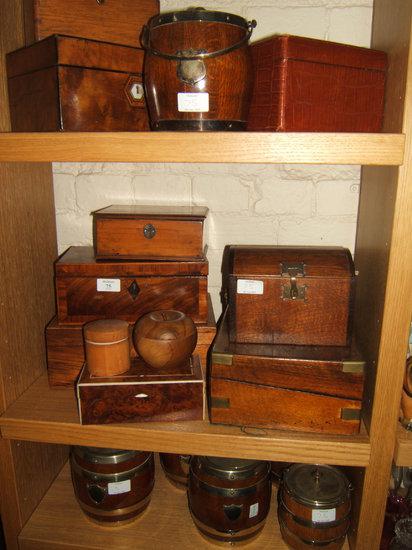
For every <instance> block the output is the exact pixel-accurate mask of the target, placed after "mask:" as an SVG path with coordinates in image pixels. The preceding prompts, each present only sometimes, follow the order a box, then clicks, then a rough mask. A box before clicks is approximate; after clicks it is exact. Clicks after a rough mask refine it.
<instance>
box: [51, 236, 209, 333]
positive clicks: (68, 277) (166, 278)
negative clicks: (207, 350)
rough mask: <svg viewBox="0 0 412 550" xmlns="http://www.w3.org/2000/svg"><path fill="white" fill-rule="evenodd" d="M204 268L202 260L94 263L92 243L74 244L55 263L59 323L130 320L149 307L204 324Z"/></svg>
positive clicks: (205, 273)
mask: <svg viewBox="0 0 412 550" xmlns="http://www.w3.org/2000/svg"><path fill="white" fill-rule="evenodd" d="M208 271H209V264H208V261H207V260H206V259H203V260H199V261H191V262H183V261H179V262H159V261H155V260H154V261H139V262H138V261H135V262H127V261H117V262H110V261H97V260H96V259H95V258H94V254H93V248H92V247H88V246H72V247H70V248H69V249H68V250H67V251H66V252H65V253H64V254H63V255H62V256H61V257H60V258H59V259H58V260H57V262H56V263H55V284H56V297H57V317H58V321H59V323H62V324H83V323H86V322H87V321H93V320H95V319H103V318H117V319H123V320H125V321H128V322H129V323H133V322H135V321H136V320H137V319H138V318H139V317H141V316H142V315H144V314H145V313H149V312H150V311H154V310H157V309H177V310H179V311H183V313H185V314H186V315H188V316H189V317H191V318H192V319H193V321H194V322H195V323H206V322H207V315H208V312H207V275H208Z"/></svg>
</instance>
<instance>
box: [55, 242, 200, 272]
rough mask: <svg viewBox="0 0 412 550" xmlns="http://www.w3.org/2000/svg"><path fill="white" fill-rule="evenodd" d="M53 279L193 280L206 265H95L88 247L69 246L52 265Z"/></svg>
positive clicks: (110, 263)
mask: <svg viewBox="0 0 412 550" xmlns="http://www.w3.org/2000/svg"><path fill="white" fill-rule="evenodd" d="M54 267H55V275H56V277H139V276H140V277H145V276H146V277H150V276H153V277H168V276H169V277H170V276H181V277H188V276H189V277H194V276H205V275H208V273H209V262H208V261H207V260H206V259H203V260H198V261H168V262H160V261H156V260H152V261H143V260H140V261H139V260H135V261H133V262H131V261H122V260H116V261H109V260H107V261H106V260H99V261H97V260H96V259H95V256H94V250H93V247H91V246H71V247H70V248H69V249H68V250H67V251H66V252H65V253H64V254H63V255H62V256H60V258H59V259H58V260H57V261H56V263H55V266H54Z"/></svg>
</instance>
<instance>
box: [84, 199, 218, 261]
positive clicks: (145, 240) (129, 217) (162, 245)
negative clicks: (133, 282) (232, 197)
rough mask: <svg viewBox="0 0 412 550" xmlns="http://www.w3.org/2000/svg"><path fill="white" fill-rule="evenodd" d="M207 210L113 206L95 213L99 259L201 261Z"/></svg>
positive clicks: (97, 254)
mask: <svg viewBox="0 0 412 550" xmlns="http://www.w3.org/2000/svg"><path fill="white" fill-rule="evenodd" d="M207 212H208V209H207V208H206V207H203V206H153V205H116V204H115V205H111V206H107V207H106V208H102V209H101V210H96V211H95V212H93V235H94V248H95V254H96V258H98V259H139V260H144V259H157V260H201V259H203V258H204V242H203V225H204V221H205V218H206V216H207Z"/></svg>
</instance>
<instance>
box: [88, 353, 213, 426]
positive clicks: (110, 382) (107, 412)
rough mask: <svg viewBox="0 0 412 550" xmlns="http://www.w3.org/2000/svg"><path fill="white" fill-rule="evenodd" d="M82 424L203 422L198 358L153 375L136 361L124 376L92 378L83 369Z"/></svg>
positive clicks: (202, 388) (203, 391) (203, 409)
mask: <svg viewBox="0 0 412 550" xmlns="http://www.w3.org/2000/svg"><path fill="white" fill-rule="evenodd" d="M77 398H78V404H79V415H80V423H81V424H113V423H123V422H174V421H181V420H203V418H204V411H205V383H204V377H203V373H202V369H201V366H200V361H199V358H198V357H197V356H196V355H193V356H192V358H191V359H190V360H189V361H188V362H187V363H186V364H184V365H182V366H180V367H175V368H174V369H170V370H169V371H166V372H164V371H162V372H160V371H156V370H155V369H151V368H150V367H148V366H147V365H146V364H145V363H144V362H143V361H141V360H140V359H138V358H135V359H134V360H133V361H132V366H131V368H130V370H129V371H128V372H127V373H125V374H124V375H123V374H122V375H119V376H112V377H108V378H100V377H92V376H91V375H90V373H89V372H88V370H87V366H85V368H84V369H83V371H82V373H81V375H80V378H79V381H78V383H77Z"/></svg>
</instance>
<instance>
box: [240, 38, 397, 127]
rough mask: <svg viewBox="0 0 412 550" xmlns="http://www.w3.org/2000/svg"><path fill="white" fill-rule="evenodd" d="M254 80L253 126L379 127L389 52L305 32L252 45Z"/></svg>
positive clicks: (251, 108) (249, 121)
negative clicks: (319, 38) (343, 42)
mask: <svg viewBox="0 0 412 550" xmlns="http://www.w3.org/2000/svg"><path fill="white" fill-rule="evenodd" d="M250 49H251V53H252V60H253V66H254V86H253V93H252V100H251V105H250V111H249V118H248V126H247V128H248V130H258V131H265V130H270V131H292V132H293V131H306V132H379V131H380V130H381V127H382V118H383V107H384V92H385V78H386V68H387V57H386V54H385V53H384V52H381V51H376V50H371V49H368V48H361V47H356V46H349V45H345V44H337V43H334V42H327V41H324V40H316V39H312V38H303V37H300V36H288V35H280V36H272V37H270V38H265V39H263V40H261V41H258V42H256V43H254V44H251V46H250Z"/></svg>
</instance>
